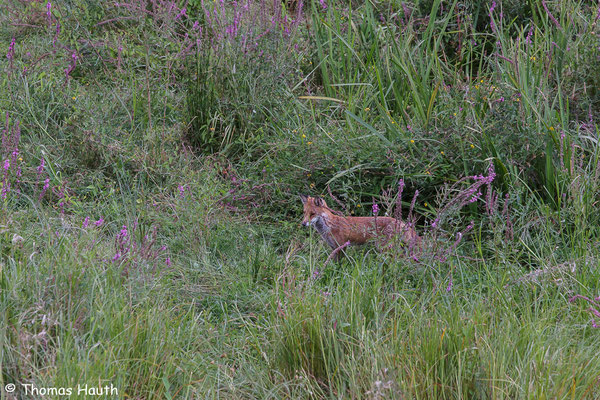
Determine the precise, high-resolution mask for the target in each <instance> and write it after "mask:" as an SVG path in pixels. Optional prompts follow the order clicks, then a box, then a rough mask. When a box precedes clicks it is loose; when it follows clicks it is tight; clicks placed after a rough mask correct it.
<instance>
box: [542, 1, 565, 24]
mask: <svg viewBox="0 0 600 400" xmlns="http://www.w3.org/2000/svg"><path fill="white" fill-rule="evenodd" d="M542 7H544V11H546V14H548V17H550V19H551V20H552V22H553V23H554V25H556V27H557V28H558V29H562V26H560V23H559V22H558V21H557V20H556V18H554V15H552V13H551V12H550V10H549V9H548V6H547V5H546V2H545V1H544V0H542Z"/></svg>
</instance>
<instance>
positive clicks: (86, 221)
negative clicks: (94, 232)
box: [83, 217, 90, 229]
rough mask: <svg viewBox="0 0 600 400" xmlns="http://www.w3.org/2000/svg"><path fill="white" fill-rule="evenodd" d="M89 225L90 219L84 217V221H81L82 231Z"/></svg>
mask: <svg viewBox="0 0 600 400" xmlns="http://www.w3.org/2000/svg"><path fill="white" fill-rule="evenodd" d="M89 224H90V217H85V219H84V220H83V229H85V228H87V227H88V225H89Z"/></svg>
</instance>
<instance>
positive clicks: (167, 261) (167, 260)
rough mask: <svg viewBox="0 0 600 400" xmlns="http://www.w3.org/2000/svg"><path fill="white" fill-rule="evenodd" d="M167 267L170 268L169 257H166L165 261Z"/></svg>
mask: <svg viewBox="0 0 600 400" xmlns="http://www.w3.org/2000/svg"><path fill="white" fill-rule="evenodd" d="M165 262H166V264H167V267H170V266H171V257H167V259H166V260H165Z"/></svg>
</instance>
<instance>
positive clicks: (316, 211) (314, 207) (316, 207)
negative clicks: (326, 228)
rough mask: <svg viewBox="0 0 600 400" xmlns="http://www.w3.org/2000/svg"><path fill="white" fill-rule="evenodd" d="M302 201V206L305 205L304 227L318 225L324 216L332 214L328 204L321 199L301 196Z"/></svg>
mask: <svg viewBox="0 0 600 400" xmlns="http://www.w3.org/2000/svg"><path fill="white" fill-rule="evenodd" d="M300 200H302V204H303V205H304V218H303V219H302V226H310V225H312V224H314V223H316V222H317V221H318V220H319V219H320V218H321V217H322V216H323V214H326V213H329V212H330V211H329V207H327V203H325V200H323V199H322V198H320V197H310V196H305V195H303V194H301V195H300Z"/></svg>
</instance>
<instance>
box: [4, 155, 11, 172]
mask: <svg viewBox="0 0 600 400" xmlns="http://www.w3.org/2000/svg"><path fill="white" fill-rule="evenodd" d="M9 168H10V161H9V160H8V158H7V159H6V160H4V170H5V171H8V169H9Z"/></svg>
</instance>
